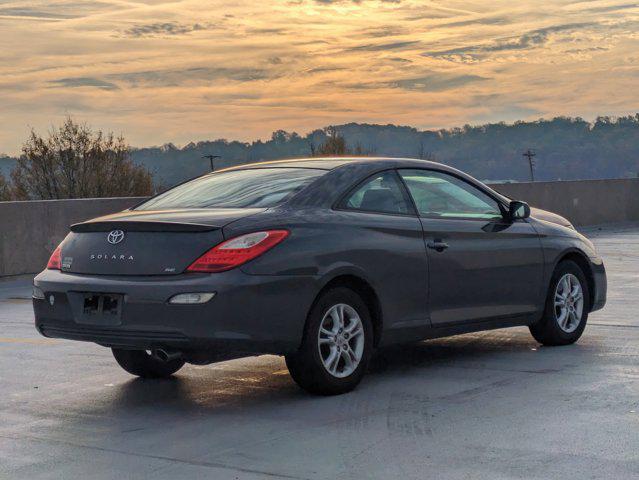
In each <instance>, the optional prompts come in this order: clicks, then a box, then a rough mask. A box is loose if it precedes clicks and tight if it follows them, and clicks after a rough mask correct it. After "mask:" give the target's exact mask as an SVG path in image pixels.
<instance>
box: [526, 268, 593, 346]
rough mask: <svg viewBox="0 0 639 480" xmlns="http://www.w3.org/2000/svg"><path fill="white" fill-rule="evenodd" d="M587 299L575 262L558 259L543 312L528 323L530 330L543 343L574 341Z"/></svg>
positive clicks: (582, 322)
mask: <svg viewBox="0 0 639 480" xmlns="http://www.w3.org/2000/svg"><path fill="white" fill-rule="evenodd" d="M589 299H590V295H589V290H588V282H587V280H586V276H585V275H584V272H583V271H582V270H581V268H580V267H579V265H577V264H576V263H575V262H573V261H570V260H565V261H563V262H561V263H560V264H559V265H558V266H557V268H556V269H555V272H554V273H553V276H552V279H551V281H550V288H549V290H548V295H547V297H546V306H545V310H544V315H543V317H542V318H541V320H540V321H539V322H537V323H535V324H534V325H531V326H530V333H532V336H533V337H535V340H537V341H538V342H539V343H541V344H543V345H549V346H552V345H568V344H571V343H574V342H576V341H577V340H578V339H579V337H581V334H582V333H583V331H584V329H585V328H586V322H587V321H588V312H589V311H590V303H589Z"/></svg>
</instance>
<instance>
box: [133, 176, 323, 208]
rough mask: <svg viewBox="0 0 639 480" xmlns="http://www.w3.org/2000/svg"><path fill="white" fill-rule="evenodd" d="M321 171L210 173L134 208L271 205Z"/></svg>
mask: <svg viewBox="0 0 639 480" xmlns="http://www.w3.org/2000/svg"><path fill="white" fill-rule="evenodd" d="M325 173H326V171H324V170H317V169H310V168H255V169H248V170H233V171H229V172H221V173H214V174H212V175H207V176H204V177H200V178H196V179H195V180H191V181H190V182H187V183H183V184H182V185H178V186H177V187H175V188H172V189H171V190H168V191H166V192H164V193H162V194H160V195H158V196H157V197H155V198H152V199H150V200H149V201H147V202H144V203H143V204H142V205H140V206H138V207H136V210H166V209H174V208H214V207H218V208H244V207H265V208H266V207H272V206H274V205H278V204H280V203H282V202H284V201H285V200H287V199H288V198H289V197H291V196H292V195H294V194H295V193H297V192H299V191H300V190H301V189H302V188H304V187H305V186H306V185H308V184H309V183H310V182H311V181H313V179H315V178H317V177H319V176H321V175H323V174H325Z"/></svg>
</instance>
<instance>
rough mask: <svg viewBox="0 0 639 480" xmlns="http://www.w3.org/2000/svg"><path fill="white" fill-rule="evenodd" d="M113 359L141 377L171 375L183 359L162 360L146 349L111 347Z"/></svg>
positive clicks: (178, 367)
mask: <svg viewBox="0 0 639 480" xmlns="http://www.w3.org/2000/svg"><path fill="white" fill-rule="evenodd" d="M111 350H112V352H113V356H114V357H115V360H116V361H117V362H118V365H120V366H121V367H122V368H123V369H124V370H126V371H127V372H129V373H130V374H131V375H137V376H138V377H143V378H165V377H169V376H171V375H173V374H174V373H175V372H177V371H178V370H179V369H180V368H182V366H184V360H182V359H174V360H167V361H164V360H162V359H160V358H158V357H156V356H154V355H153V354H152V353H150V352H147V351H146V350H124V349H120V348H113V349H111Z"/></svg>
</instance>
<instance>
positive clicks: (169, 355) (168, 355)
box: [153, 348, 182, 362]
mask: <svg viewBox="0 0 639 480" xmlns="http://www.w3.org/2000/svg"><path fill="white" fill-rule="evenodd" d="M153 356H154V357H156V358H157V359H159V360H162V361H163V362H170V361H172V360H179V359H180V358H182V352H179V351H177V350H164V349H162V348H158V349H156V350H154V351H153Z"/></svg>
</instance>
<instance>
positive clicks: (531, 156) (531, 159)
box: [523, 148, 537, 182]
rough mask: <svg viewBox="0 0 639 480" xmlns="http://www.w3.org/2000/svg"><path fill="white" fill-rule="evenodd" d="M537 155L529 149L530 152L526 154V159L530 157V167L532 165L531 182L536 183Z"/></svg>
mask: <svg viewBox="0 0 639 480" xmlns="http://www.w3.org/2000/svg"><path fill="white" fill-rule="evenodd" d="M536 155H537V154H536V153H535V152H533V151H531V150H530V148H529V149H528V151H527V152H526V153H524V155H523V156H524V157H528V165H530V181H531V182H534V181H535V171H534V168H533V167H534V166H535V160H533V157H534V156H536Z"/></svg>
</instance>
